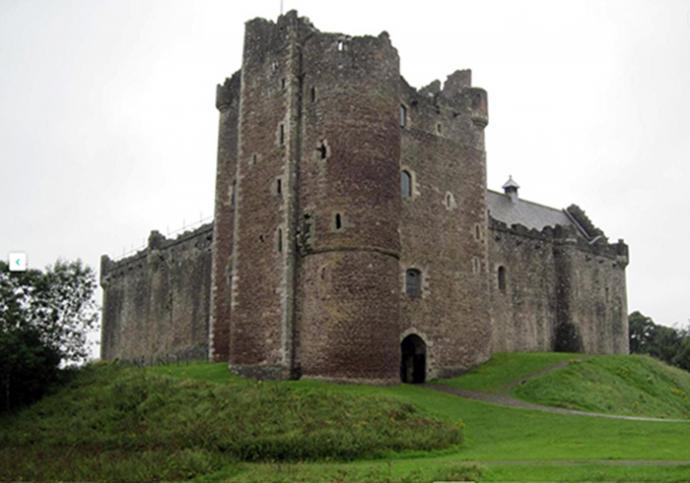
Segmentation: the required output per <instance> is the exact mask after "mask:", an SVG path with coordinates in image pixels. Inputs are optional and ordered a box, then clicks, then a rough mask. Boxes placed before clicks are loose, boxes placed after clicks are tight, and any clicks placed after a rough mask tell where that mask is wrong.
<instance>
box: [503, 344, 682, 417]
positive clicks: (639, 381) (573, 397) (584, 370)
mask: <svg viewBox="0 0 690 483" xmlns="http://www.w3.org/2000/svg"><path fill="white" fill-rule="evenodd" d="M514 394H515V395H516V396H517V397H519V398H521V399H525V400H527V401H531V402H536V403H540V404H545V405H548V406H558V407H563V408H569V409H579V410H583V411H592V412H600V413H608V414H623V415H630V416H653V417H660V418H690V373H687V372H685V371H682V370H680V369H677V368H674V367H670V366H667V365H666V364H664V363H662V362H659V361H657V360H655V359H652V358H651V357H646V356H593V357H588V358H584V359H578V360H573V361H571V362H570V364H568V365H567V366H566V367H564V368H561V369H557V370H555V371H554V372H551V373H548V374H545V375H543V376H540V377H536V378H534V379H531V380H529V381H527V382H526V383H524V384H522V385H520V386H518V387H516V388H515V390H514Z"/></svg>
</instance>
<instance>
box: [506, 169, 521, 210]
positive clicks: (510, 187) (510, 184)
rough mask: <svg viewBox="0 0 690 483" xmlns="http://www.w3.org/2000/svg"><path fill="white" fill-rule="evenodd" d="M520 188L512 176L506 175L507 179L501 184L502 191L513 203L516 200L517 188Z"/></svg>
mask: <svg viewBox="0 0 690 483" xmlns="http://www.w3.org/2000/svg"><path fill="white" fill-rule="evenodd" d="M519 188H520V185H519V184H517V183H516V182H515V180H514V179H513V176H512V175H511V176H509V177H508V181H506V182H505V183H504V184H503V192H504V193H505V194H507V195H508V196H510V201H512V202H513V203H517V202H518V199H519V198H518V189H519Z"/></svg>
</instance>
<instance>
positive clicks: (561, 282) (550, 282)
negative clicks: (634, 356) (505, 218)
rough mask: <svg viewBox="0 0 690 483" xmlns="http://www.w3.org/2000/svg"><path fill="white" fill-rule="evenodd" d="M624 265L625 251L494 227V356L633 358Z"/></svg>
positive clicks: (570, 236)
mask: <svg viewBox="0 0 690 483" xmlns="http://www.w3.org/2000/svg"><path fill="white" fill-rule="evenodd" d="M626 265H627V247H625V245H622V244H611V245H610V244H607V243H605V242H604V243H600V244H599V245H596V246H594V245H590V244H589V243H588V242H587V241H586V240H584V239H581V238H578V237H577V235H576V234H575V233H574V232H573V231H570V230H562V229H561V228H558V229H555V230H554V229H552V228H545V229H544V230H542V231H537V230H528V229H526V228H524V227H521V226H518V225H513V226H512V227H507V226H506V225H505V224H503V223H500V222H497V221H496V220H492V222H491V225H490V232H489V266H490V268H491V273H490V287H491V324H492V327H493V344H492V346H493V351H494V352H519V351H554V350H565V351H573V352H586V353H593V354H627V353H628V351H629V347H628V324H627V307H626V286H625V267H626ZM500 267H503V269H504V270H505V272H504V274H505V276H504V286H503V288H501V286H500V284H499V275H498V271H499V268H500Z"/></svg>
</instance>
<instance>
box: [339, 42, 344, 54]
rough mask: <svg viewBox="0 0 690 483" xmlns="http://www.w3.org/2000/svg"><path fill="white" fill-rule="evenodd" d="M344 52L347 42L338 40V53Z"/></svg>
mask: <svg viewBox="0 0 690 483" xmlns="http://www.w3.org/2000/svg"><path fill="white" fill-rule="evenodd" d="M343 50H345V42H343V41H342V40H338V52H342V51H343Z"/></svg>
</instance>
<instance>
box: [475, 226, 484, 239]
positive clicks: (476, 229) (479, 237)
mask: <svg viewBox="0 0 690 483" xmlns="http://www.w3.org/2000/svg"><path fill="white" fill-rule="evenodd" d="M474 236H475V237H477V240H481V239H482V233H481V231H480V229H479V225H474Z"/></svg>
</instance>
